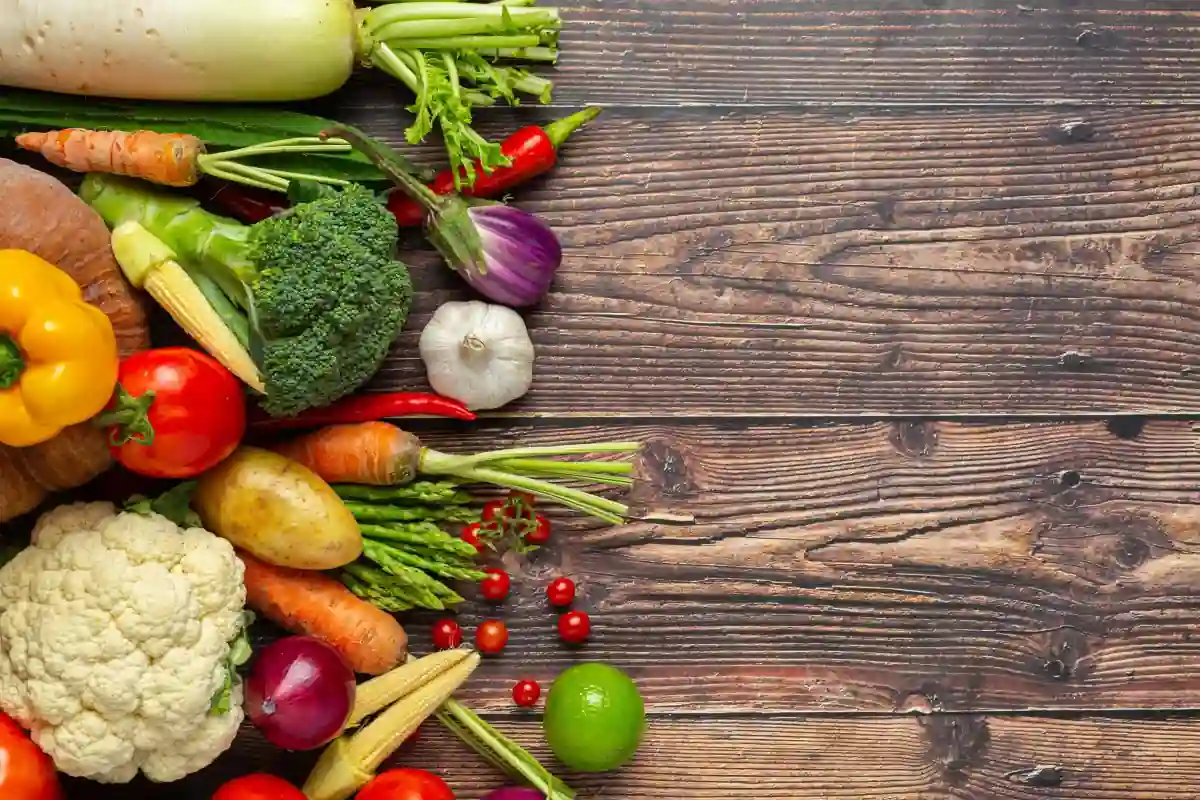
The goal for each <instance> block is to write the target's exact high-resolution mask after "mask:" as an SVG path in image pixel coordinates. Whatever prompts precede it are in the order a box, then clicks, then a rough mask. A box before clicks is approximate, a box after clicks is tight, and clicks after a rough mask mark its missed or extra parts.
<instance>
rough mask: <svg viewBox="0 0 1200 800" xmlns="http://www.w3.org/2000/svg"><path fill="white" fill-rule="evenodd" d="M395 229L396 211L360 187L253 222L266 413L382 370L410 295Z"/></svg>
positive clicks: (345, 390)
mask: <svg viewBox="0 0 1200 800" xmlns="http://www.w3.org/2000/svg"><path fill="white" fill-rule="evenodd" d="M396 236H397V226H396V219H395V217H393V216H392V215H391V214H390V213H389V212H388V210H387V209H386V208H384V207H383V206H382V205H381V204H380V203H379V202H378V201H377V200H376V199H375V197H374V195H373V194H372V193H371V192H369V191H368V190H366V189H364V188H362V187H360V186H350V187H348V188H346V189H344V190H342V191H340V192H335V193H333V194H327V195H325V196H323V197H321V198H318V199H316V200H313V201H312V202H309V203H304V204H301V205H298V206H296V207H295V208H294V209H292V210H291V211H290V212H288V213H287V214H283V215H281V216H278V217H273V218H271V219H267V220H263V221H262V222H259V223H258V224H256V225H255V226H254V227H253V234H252V235H251V237H250V241H249V248H250V260H251V261H252V262H253V263H254V264H255V265H256V267H257V275H256V279H255V280H254V281H252V282H251V283H250V284H249V290H250V296H251V297H252V298H253V304H254V307H253V310H254V322H255V324H254V325H252V328H251V329H252V330H253V331H254V333H255V337H254V339H253V340H252V341H251V352H252V353H255V354H257V358H256V359H255V360H256V361H257V362H258V363H259V366H260V368H261V369H262V374H263V380H264V382H265V384H266V387H267V395H266V400H265V401H264V403H263V407H264V408H265V409H266V410H267V412H268V413H270V414H274V415H290V414H295V413H297V412H298V411H302V410H303V409H305V408H309V407H312V406H324V405H328V404H329V403H332V402H333V401H334V400H337V399H338V398H339V397H342V396H343V395H346V394H349V393H350V392H352V391H354V390H355V389H357V388H358V387H359V386H361V385H362V384H363V383H364V382H365V381H366V380H367V379H368V378H370V377H371V376H372V375H374V374H375V372H376V371H377V370H378V369H379V366H380V364H382V363H383V359H384V358H385V357H386V356H387V352H388V349H389V348H390V347H391V344H392V342H393V341H394V340H395V339H396V335H397V334H398V333H399V331H400V328H401V326H402V325H403V324H404V321H405V319H406V318H407V316H408V309H409V305H410V304H411V302H412V283H411V282H410V280H409V275H408V269H407V267H405V266H404V264H402V263H400V262H399V261H397V260H396V259H395V256H394V252H395V248H396Z"/></svg>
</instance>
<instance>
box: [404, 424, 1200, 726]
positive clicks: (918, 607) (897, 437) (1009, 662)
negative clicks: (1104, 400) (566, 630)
mask: <svg viewBox="0 0 1200 800" xmlns="http://www.w3.org/2000/svg"><path fill="white" fill-rule="evenodd" d="M1197 436H1198V432H1197V431H1196V430H1194V429H1193V427H1192V426H1191V425H1189V424H1188V423H1183V422H1152V423H1147V424H1145V425H1144V426H1142V427H1141V428H1140V429H1139V427H1138V425H1137V424H1136V423H1135V422H1130V421H1123V422H1120V423H1113V424H1111V425H1109V424H1105V423H1100V422H1097V423H1090V424H1087V423H1080V424H1062V425H1055V424H1045V425H1012V424H1010V425H995V426H991V425H963V424H956V423H938V424H933V423H930V424H923V425H917V424H912V423H880V424H874V425H842V426H828V427H808V428H805V427H788V426H777V425H756V426H750V427H740V426H738V427H733V426H730V427H714V426H711V425H694V426H675V427H671V426H634V427H627V426H619V427H618V426H606V427H603V428H593V427H578V428H561V427H557V426H553V427H547V426H519V427H512V426H505V427H503V428H500V427H497V428H496V429H493V430H489V429H486V428H485V429H483V430H478V429H476V430H472V431H467V430H462V431H459V432H455V433H454V434H452V435H449V436H444V435H443V436H441V437H439V436H438V435H433V434H430V435H429V436H428V437H427V438H428V441H429V442H430V443H432V444H433V446H443V447H446V448H447V449H453V450H454V451H455V452H471V451H474V450H477V449H482V448H485V447H489V446H501V447H502V446H506V445H509V444H510V443H515V442H516V441H521V442H525V443H529V444H536V443H542V442H545V443H549V442H551V441H554V442H559V441H563V442H586V441H597V440H599V439H601V438H604V439H639V440H642V441H645V442H647V446H646V448H645V449H644V451H643V453H642V454H641V455H640V457H639V459H640V461H639V467H638V469H639V472H640V475H641V482H640V484H639V485H638V486H637V487H636V488H635V490H634V492H633V495H632V500H633V502H634V504H635V507H636V508H638V509H642V510H645V511H650V512H657V513H662V512H688V513H691V514H693V515H694V516H695V518H696V523H695V524H694V525H685V526H678V525H676V526H672V525H662V524H651V523H635V524H632V525H628V526H625V527H620V528H608V527H604V526H600V525H593V524H591V523H589V522H585V521H580V520H579V519H578V518H574V517H572V518H563V519H561V520H560V521H559V522H558V525H559V527H558V533H557V535H556V546H555V547H553V548H551V549H550V550H549V551H547V552H542V553H538V554H535V555H534V556H531V557H529V558H518V557H515V556H512V555H508V556H506V557H505V558H504V560H503V562H502V563H503V565H504V566H505V568H506V569H507V570H508V571H509V572H510V574H511V575H512V577H513V583H514V588H513V593H512V596H511V597H510V599H509V600H508V601H507V603H506V605H505V607H503V608H500V609H496V608H493V607H490V606H488V605H486V604H483V603H480V602H479V601H478V598H477V597H475V595H474V593H473V592H472V590H470V589H469V588H468V589H466V590H465V592H466V594H467V596H468V597H469V598H474V602H472V603H469V604H468V605H467V606H466V607H465V608H464V609H463V613H462V615H461V616H462V622H463V624H464V625H466V626H467V627H468V629H469V630H470V629H473V628H474V626H475V625H476V624H477V623H478V622H479V621H480V620H482V619H484V618H486V617H489V616H499V617H500V618H502V619H505V620H506V621H507V623H508V626H509V630H510V634H511V639H510V644H509V646H508V649H507V651H506V654H505V656H504V657H503V658H500V659H489V660H488V661H487V662H486V663H485V664H484V665H483V666H482V667H481V668H480V670H479V671H478V672H477V673H476V675H475V677H473V678H472V681H471V684H470V686H469V687H468V688H467V689H466V691H465V692H464V697H467V698H468V699H470V700H471V702H474V703H477V704H479V706H480V707H481V708H487V709H493V710H496V709H503V708H505V707H507V706H508V703H509V700H508V699H507V698H508V690H509V688H510V686H511V683H512V682H513V681H515V680H517V679H518V678H524V677H532V678H535V679H538V680H549V679H551V678H552V677H553V676H554V675H555V674H557V672H558V671H559V670H561V669H562V668H564V667H566V666H567V665H569V664H571V663H573V662H575V661H578V660H580V659H599V660H608V661H612V662H614V663H617V664H619V665H621V666H622V667H624V668H627V669H628V670H629V671H630V672H631V674H633V675H634V676H635V677H636V678H637V680H638V681H639V683H640V685H641V687H642V689H643V691H644V693H645V695H646V700H647V703H648V704H649V706H650V707H651V708H652V709H654V710H655V711H659V712H663V711H672V712H675V713H687V714H694V715H698V716H703V715H705V714H709V713H714V712H749V711H759V712H764V711H765V712H781V711H806V712H828V713H836V712H880V713H889V712H903V711H913V710H917V711H958V712H977V711H989V710H1018V709H1037V710H1045V709H1060V710H1066V709H1079V710H1082V709H1096V708H1106V709H1125V708H1171V709H1187V708H1200V684H1197V682H1196V681H1195V678H1194V674H1193V673H1194V665H1195V663H1196V659H1197V658H1198V657H1200V639H1198V638H1197V637H1196V635H1195V624H1194V618H1195V614H1196V610H1197V600H1196V592H1195V586H1196V584H1197V580H1198V579H1200V504H1197V499H1198V497H1197V486H1198V485H1200V450H1198V449H1197V446H1196V445H1197ZM1122 437H1125V438H1122ZM558 574H567V575H569V576H571V577H572V578H574V579H575V580H576V581H577V582H578V584H579V591H580V599H579V601H578V607H579V608H581V609H584V610H586V611H588V612H589V613H590V614H591V615H592V617H593V623H594V624H593V627H594V631H595V632H594V635H593V637H592V639H591V641H590V642H589V643H588V645H587V646H586V648H584V649H582V650H570V649H567V648H564V647H563V646H562V645H561V644H560V642H559V641H558V639H557V636H556V635H555V632H554V621H555V617H554V614H553V612H552V611H551V609H549V608H548V607H547V606H546V603H545V599H544V595H543V587H544V586H545V584H546V583H547V582H548V581H549V580H550V579H551V578H552V577H553V576H555V575H558ZM431 620H432V617H423V618H420V617H419V618H415V619H412V620H410V622H409V623H408V627H409V633H410V636H411V639H412V641H413V642H414V647H415V648H417V649H418V651H419V649H420V648H421V647H422V646H424V645H425V643H427V642H428V641H429V637H428V628H427V623H428V622H430V621H431Z"/></svg>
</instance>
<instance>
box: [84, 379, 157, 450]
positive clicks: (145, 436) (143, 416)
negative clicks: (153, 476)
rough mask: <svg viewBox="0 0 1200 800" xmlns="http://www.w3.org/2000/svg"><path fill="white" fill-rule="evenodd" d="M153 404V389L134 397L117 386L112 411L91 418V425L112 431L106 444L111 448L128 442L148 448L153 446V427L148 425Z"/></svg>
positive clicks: (123, 388) (122, 387)
mask: <svg viewBox="0 0 1200 800" xmlns="http://www.w3.org/2000/svg"><path fill="white" fill-rule="evenodd" d="M153 404H154V390H153V389H151V390H150V391H148V392H146V393H145V394H143V395H141V396H140V397H134V396H133V395H131V394H130V393H129V392H127V391H125V387H124V386H122V385H120V384H117V393H116V396H115V397H114V398H113V407H112V409H111V410H110V411H105V412H104V413H102V414H99V415H97V416H96V417H93V418H92V424H93V425H95V426H96V427H98V428H111V429H112V430H111V431H110V432H109V435H108V443H109V444H111V445H112V446H113V447H120V446H121V445H123V444H127V443H129V442H137V443H138V444H141V445H146V446H149V445H152V444H154V426H153V425H151V424H150V406H152V405H153Z"/></svg>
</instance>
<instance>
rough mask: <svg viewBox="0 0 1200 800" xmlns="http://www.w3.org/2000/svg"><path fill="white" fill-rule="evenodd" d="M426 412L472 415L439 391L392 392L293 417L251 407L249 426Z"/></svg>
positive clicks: (301, 425) (297, 424)
mask: <svg viewBox="0 0 1200 800" xmlns="http://www.w3.org/2000/svg"><path fill="white" fill-rule="evenodd" d="M414 414H430V415H432V416H436V417H450V418H451V419H461V420H466V421H467V422H470V421H472V420H474V419H475V414H474V413H472V412H471V410H470V409H468V408H467V407H466V406H464V405H463V404H462V403H460V402H458V401H457V400H451V399H450V398H449V397H442V396H441V395H440V394H427V393H424V392H392V393H390V394H361V395H355V396H353V397H347V398H345V399H343V400H339V401H338V402H336V403H334V404H333V405H330V406H326V407H324V408H310V409H308V410H307V411H302V412H300V413H299V414H297V415H296V416H294V417H269V416H267V415H266V413H264V412H263V411H262V409H255V411H254V412H253V413H252V415H251V422H250V425H251V427H252V428H254V429H255V430H260V431H262V430H279V431H282V430H291V429H293V428H319V427H321V426H323V425H342V424H346V423H352V422H374V421H375V420H379V419H387V418H389V417H410V416H412V415H414Z"/></svg>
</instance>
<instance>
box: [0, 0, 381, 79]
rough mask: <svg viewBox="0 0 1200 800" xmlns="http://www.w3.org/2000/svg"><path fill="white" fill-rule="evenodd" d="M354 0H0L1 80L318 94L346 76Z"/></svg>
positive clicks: (352, 42) (353, 29) (351, 56)
mask: <svg viewBox="0 0 1200 800" xmlns="http://www.w3.org/2000/svg"><path fill="white" fill-rule="evenodd" d="M356 33H357V32H356V24H355V9H354V3H353V0H0V84H4V85H7V86H14V87H19V88H24V89H41V90H43V91H51V92H61V93H64V94H89V95H102V96H107V97H119V98H128V99H141V100H197V101H247V102H249V101H274V100H280V101H283V100H301V99H309V98H313V97H320V96H321V95H324V94H328V93H330V92H332V91H335V90H336V89H337V88H338V87H340V86H341V85H342V84H343V83H345V82H346V80H347V79H348V78H349V77H350V73H351V71H352V70H353V69H354V58H355V37H356Z"/></svg>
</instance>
